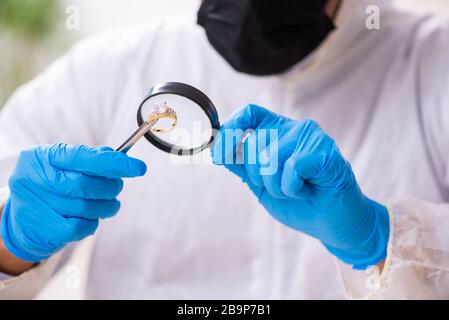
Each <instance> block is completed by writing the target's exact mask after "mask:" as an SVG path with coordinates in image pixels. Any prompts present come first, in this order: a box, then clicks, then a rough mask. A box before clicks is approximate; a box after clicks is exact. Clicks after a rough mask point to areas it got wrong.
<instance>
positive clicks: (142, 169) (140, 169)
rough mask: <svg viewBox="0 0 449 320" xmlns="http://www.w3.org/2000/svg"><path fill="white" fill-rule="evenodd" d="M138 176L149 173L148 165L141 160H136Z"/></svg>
mask: <svg viewBox="0 0 449 320" xmlns="http://www.w3.org/2000/svg"><path fill="white" fill-rule="evenodd" d="M135 167H136V177H142V176H144V175H145V174H146V173H147V170H148V168H147V165H146V164H145V162H143V161H141V160H137V161H136V166H135Z"/></svg>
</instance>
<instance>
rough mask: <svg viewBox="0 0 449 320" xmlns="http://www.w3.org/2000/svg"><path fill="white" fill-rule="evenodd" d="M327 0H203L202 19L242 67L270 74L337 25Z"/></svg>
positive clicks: (234, 63) (296, 58) (286, 65)
mask: <svg viewBox="0 0 449 320" xmlns="http://www.w3.org/2000/svg"><path fill="white" fill-rule="evenodd" d="M326 3H327V0H203V2H202V4H201V7H200V10H199V12H198V24H200V25H201V26H203V27H204V29H205V30H206V34H207V37H208V39H209V41H210V43H211V44H212V46H213V47H214V48H215V49H216V50H217V51H218V52H219V53H220V54H221V55H222V56H223V57H224V58H225V59H226V60H227V61H228V62H229V63H230V64H231V66H232V67H233V68H234V69H235V70H237V71H240V72H244V73H248V74H253V75H270V74H277V73H281V72H283V71H286V70H287V69H288V68H290V67H291V66H293V65H294V64H296V63H298V62H299V61H301V60H302V59H303V58H305V57H306V56H307V55H308V54H309V53H311V52H312V51H313V50H314V49H315V48H317V47H318V46H319V45H320V43H321V42H322V41H323V40H324V39H325V38H326V36H327V35H328V34H329V33H330V32H331V31H332V30H333V29H334V25H333V23H332V21H331V19H330V18H329V17H328V16H327V15H326V14H325V7H326Z"/></svg>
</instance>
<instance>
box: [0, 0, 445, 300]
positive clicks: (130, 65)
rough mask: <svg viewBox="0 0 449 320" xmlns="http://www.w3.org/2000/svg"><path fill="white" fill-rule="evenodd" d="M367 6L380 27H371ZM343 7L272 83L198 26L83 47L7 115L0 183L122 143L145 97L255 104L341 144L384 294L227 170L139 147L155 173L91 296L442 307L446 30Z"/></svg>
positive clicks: (100, 263)
mask: <svg viewBox="0 0 449 320" xmlns="http://www.w3.org/2000/svg"><path fill="white" fill-rule="evenodd" d="M373 2H374V3H376V4H377V5H379V6H380V7H381V30H368V29H367V28H366V27H365V18H366V14H365V8H366V6H367V5H369V4H372V3H373ZM344 3H345V4H344V6H343V8H342V12H341V14H340V16H339V19H338V22H337V24H338V29H337V30H336V31H335V32H334V33H333V34H332V35H331V36H330V37H329V38H328V39H327V40H326V41H325V42H324V43H323V45H322V46H321V47H320V48H319V49H318V50H317V51H316V52H315V53H314V54H313V55H311V57H310V58H308V59H306V60H305V61H304V62H302V63H300V64H299V65H297V66H295V67H293V68H292V69H291V70H290V71H288V72H286V73H285V74H282V75H276V76H270V77H253V76H248V75H244V74H239V73H237V72H235V71H233V70H232V69H231V67H230V66H229V65H228V64H227V63H226V62H225V61H224V60H223V59H222V58H221V57H220V56H219V55H218V53H217V52H215V51H214V49H213V48H212V47H211V46H210V45H209V43H208V41H207V39H206V37H205V35H204V32H203V30H202V29H201V28H200V27H198V26H196V25H195V22H194V20H193V19H192V18H189V19H187V20H182V21H170V22H163V23H157V24H153V25H149V26H145V27H139V28H135V29H132V30H123V31H117V32H113V33H109V34H106V35H102V36H99V37H96V38H94V39H91V40H87V41H83V42H82V43H80V44H78V45H76V46H75V47H74V48H73V49H72V50H71V51H70V52H69V53H68V54H67V55H66V56H65V57H63V58H62V59H60V60H58V61H57V62H56V63H55V64H54V65H53V66H51V67H50V68H49V69H48V70H47V71H45V72H44V73H43V74H42V75H40V76H39V77H38V78H37V79H35V80H34V81H32V82H30V83H29V84H27V85H25V86H23V87H21V88H20V89H18V90H17V92H16V93H15V94H14V95H13V97H12V98H11V99H10V101H9V102H8V103H7V105H6V107H5V109H4V110H3V111H2V113H1V117H0V186H3V187H7V180H8V177H9V175H10V173H11V170H12V168H13V165H14V162H15V159H16V156H17V152H18V151H19V150H20V149H23V148H25V147H27V146H30V145H36V144H41V143H56V142H65V143H70V144H74V143H83V144H87V145H92V146H97V145H110V146H113V147H116V146H118V145H120V144H121V143H122V142H123V140H124V139H125V138H127V137H128V136H129V134H130V133H131V132H133V131H134V130H135V129H136V120H135V117H136V109H137V106H138V105H139V103H140V101H141V100H142V98H143V97H144V96H145V94H146V93H147V92H148V90H149V88H151V87H152V86H153V85H154V84H156V83H159V82H164V81H180V82H185V83H189V84H192V85H194V86H196V87H198V88H200V89H201V90H202V91H204V92H205V93H206V94H207V95H209V97H210V98H211V99H212V101H214V103H215V104H216V106H217V108H218V111H219V113H220V117H221V119H222V120H225V119H226V118H227V116H228V115H229V114H230V113H231V112H232V111H233V110H234V109H235V108H237V107H239V106H241V105H243V104H247V103H256V104H259V105H262V106H265V107H267V108H270V109H272V110H273V111H275V112H278V113H280V114H283V115H285V116H289V117H292V118H294V119H304V118H312V119H314V120H316V121H317V122H319V123H320V124H321V126H322V127H323V128H324V129H325V130H326V131H327V132H328V133H329V134H330V135H331V136H332V137H333V138H335V140H336V141H337V143H338V145H339V146H340V148H341V150H342V152H343V154H344V155H345V156H346V158H347V159H348V160H349V161H350V162H351V164H352V166H353V169H354V171H355V174H356V176H357V178H358V181H359V183H360V185H361V187H362V189H363V191H364V192H365V194H366V195H367V196H369V197H371V198H373V199H376V200H377V201H379V202H381V203H384V204H386V205H387V206H388V207H389V209H390V214H391V218H392V219H391V221H392V232H391V238H390V242H389V252H388V259H387V265H386V267H385V271H384V273H383V274H382V278H381V283H380V286H372V285H370V284H371V280H372V279H371V278H370V276H371V275H372V274H371V273H366V272H363V271H362V272H359V271H352V270H351V269H350V268H348V267H347V266H344V265H343V264H341V263H335V260H334V258H333V257H332V256H331V255H330V254H329V253H328V252H327V251H326V250H325V249H324V248H323V247H322V245H321V244H320V243H319V242H318V241H317V240H314V239H312V238H309V237H307V236H305V235H303V234H301V233H298V232H296V231H293V230H290V229H288V228H286V227H284V226H282V225H280V224H279V223H277V222H276V221H274V220H273V219H272V218H271V217H270V216H269V215H268V214H267V213H266V212H265V211H264V209H263V208H262V207H261V206H260V205H259V204H258V203H257V201H256V199H255V198H254V197H253V195H252V194H251V192H250V191H249V190H248V189H247V187H246V186H245V185H243V184H242V183H241V181H240V180H239V179H238V178H237V177H235V176H233V175H231V174H230V173H229V172H227V171H226V170H225V169H223V168H222V167H216V166H213V165H211V164H204V163H203V164H195V163H191V164H176V163H174V162H173V161H172V160H173V159H171V157H170V156H169V155H167V154H164V153H163V152H161V151H159V150H157V149H156V148H154V147H153V146H152V145H150V144H149V143H147V142H146V141H143V140H142V141H141V142H140V143H139V144H138V145H137V146H135V147H134V148H133V149H132V150H131V152H130V154H131V155H132V156H135V157H138V158H140V159H143V160H145V161H146V162H147V163H148V167H149V170H148V174H147V175H146V176H145V177H144V178H140V179H135V180H130V181H127V183H126V186H125V190H124V192H123V193H122V195H121V197H120V199H121V201H122V209H121V212H120V213H119V214H118V216H117V217H115V218H113V219H110V220H107V221H103V222H102V224H101V227H100V229H99V230H98V233H97V234H98V235H97V240H96V243H95V248H94V252H93V256H92V260H91V268H90V275H89V279H88V288H87V291H88V298H156V299H159V298H168V299H171V298H192V299H195V298H200V299H202V298H208V299H215V298H223V299H227V298H235V299H238V298H243V299H259V298H261V299H278V298H280V299H284V298H285V299H302V298H344V297H345V296H346V295H348V296H349V297H362V296H363V295H365V294H369V295H370V296H371V297H375V298H449V206H448V205H446V204H444V203H447V202H448V201H449V161H448V157H449V99H448V98H449V97H448V96H447V92H448V89H449V59H448V56H449V24H448V23H447V22H446V21H444V20H441V19H439V18H436V17H432V16H427V15H426V16H424V15H421V16H418V15H414V14H409V13H404V12H401V11H399V10H398V9H396V8H394V7H393V6H392V5H391V4H390V2H389V1H386V0H377V1H373V0H369V1H368V0H346V1H345V2H344ZM206 158H207V151H206ZM185 159H189V158H185ZM185 159H184V160H185ZM414 199H417V200H414ZM56 260H57V256H55V257H54V258H52V259H49V260H48V261H46V262H44V263H42V264H41V265H40V266H38V267H36V268H34V269H32V270H31V271H29V272H27V273H25V274H23V275H22V276H21V277H19V278H12V279H7V280H5V281H3V282H1V283H0V288H1V289H0V290H1V291H0V296H1V297H2V298H13V297H30V296H32V294H33V293H34V292H35V291H36V290H37V288H38V287H39V286H40V285H41V284H43V283H45V281H47V280H48V278H49V275H50V274H51V273H52V271H53V269H54V268H55V267H54V266H55V264H56Z"/></svg>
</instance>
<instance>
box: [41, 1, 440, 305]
mask: <svg viewBox="0 0 449 320" xmlns="http://www.w3.org/2000/svg"><path fill="white" fill-rule="evenodd" d="M61 1H62V2H63V4H64V5H77V6H79V8H80V18H81V21H80V22H81V29H80V30H79V31H77V32H76V37H87V36H89V35H91V34H94V33H97V32H101V31H105V30H107V29H110V28H117V27H121V26H124V25H129V24H134V23H141V22H145V21H148V20H149V19H152V18H165V17H171V16H173V15H180V14H189V13H190V14H195V12H196V10H197V8H198V6H199V3H200V0H126V1H125V0H71V1H70V0H61ZM396 2H397V3H398V4H399V5H400V6H403V7H405V8H408V9H411V10H418V11H424V10H427V11H429V10H431V11H434V12H437V13H439V14H444V15H447V16H449V0H396ZM398 23H400V21H398ZM91 244H92V239H88V241H87V242H86V241H85V242H84V243H82V244H81V246H79V248H78V251H77V253H76V254H75V256H74V258H73V259H72V261H71V262H70V265H71V266H72V269H64V270H62V271H61V272H60V273H59V274H58V276H57V277H55V279H54V280H53V281H52V282H51V283H50V284H49V285H48V286H47V288H46V289H45V290H44V291H43V292H42V293H41V295H40V296H39V298H41V299H46V298H53V299H55V298H56V299H79V298H82V297H83V289H82V288H83V282H84V281H86V278H85V276H86V274H87V264H88V256H89V254H88V253H89V252H90V247H91ZM117 254H118V255H119V254H120V253H119V252H117ZM73 266H75V269H73ZM77 270H79V271H80V274H79V276H80V281H81V283H80V284H81V287H80V289H73V288H72V289H70V286H67V283H70V281H71V280H70V277H73V276H74V273H73V272H74V271H75V272H76V271H77ZM124 272H126V270H124ZM72 280H73V279H72ZM111 281H113V279H111Z"/></svg>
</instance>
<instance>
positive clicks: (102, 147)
mask: <svg viewBox="0 0 449 320" xmlns="http://www.w3.org/2000/svg"><path fill="white" fill-rule="evenodd" d="M97 150H98V151H102V152H109V151H114V149H112V148H111V147H108V146H99V147H97Z"/></svg>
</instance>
